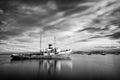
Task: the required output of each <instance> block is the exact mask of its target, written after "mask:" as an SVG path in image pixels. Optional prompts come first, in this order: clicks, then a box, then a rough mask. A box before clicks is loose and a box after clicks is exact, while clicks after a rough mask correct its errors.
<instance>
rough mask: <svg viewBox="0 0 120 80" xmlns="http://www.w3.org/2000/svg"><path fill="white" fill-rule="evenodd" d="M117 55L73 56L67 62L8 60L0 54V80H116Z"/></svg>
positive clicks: (118, 69)
mask: <svg viewBox="0 0 120 80" xmlns="http://www.w3.org/2000/svg"><path fill="white" fill-rule="evenodd" d="M119 76H120V55H86V54H84V55H81V54H73V55H72V56H71V60H18V61H15V60H11V58H10V55H0V80H6V79H8V80H41V79H60V80H62V79H66V80H67V79H69V80H71V79H72V80H75V79H79V80H97V79H99V80H116V79H117V80H118V79H119Z"/></svg>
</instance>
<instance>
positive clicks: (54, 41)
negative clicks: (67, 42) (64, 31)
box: [54, 36, 56, 48]
mask: <svg viewBox="0 0 120 80" xmlns="http://www.w3.org/2000/svg"><path fill="white" fill-rule="evenodd" d="M54 48H56V36H54Z"/></svg>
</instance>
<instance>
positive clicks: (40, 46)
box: [40, 33, 42, 53]
mask: <svg viewBox="0 0 120 80" xmlns="http://www.w3.org/2000/svg"><path fill="white" fill-rule="evenodd" d="M41 48H42V33H40V53H41Z"/></svg>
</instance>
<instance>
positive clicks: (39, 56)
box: [11, 51, 71, 60]
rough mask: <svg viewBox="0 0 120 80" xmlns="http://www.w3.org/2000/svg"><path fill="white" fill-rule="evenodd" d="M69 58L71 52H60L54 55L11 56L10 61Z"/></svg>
mask: <svg viewBox="0 0 120 80" xmlns="http://www.w3.org/2000/svg"><path fill="white" fill-rule="evenodd" d="M70 56H71V51H66V52H60V53H59V54H54V55H36V54H32V55H30V54H12V55H11V57H12V59H16V60H21V59H69V58H70Z"/></svg>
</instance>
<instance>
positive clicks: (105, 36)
mask: <svg viewBox="0 0 120 80" xmlns="http://www.w3.org/2000/svg"><path fill="white" fill-rule="evenodd" d="M40 34H42V48H47V45H48V44H49V43H54V36H56V46H57V47H59V48H61V49H73V50H82V51H90V50H111V49H120V0H0V51H1V52H28V51H32V52H34V51H35V52H36V51H39V49H40Z"/></svg>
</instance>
